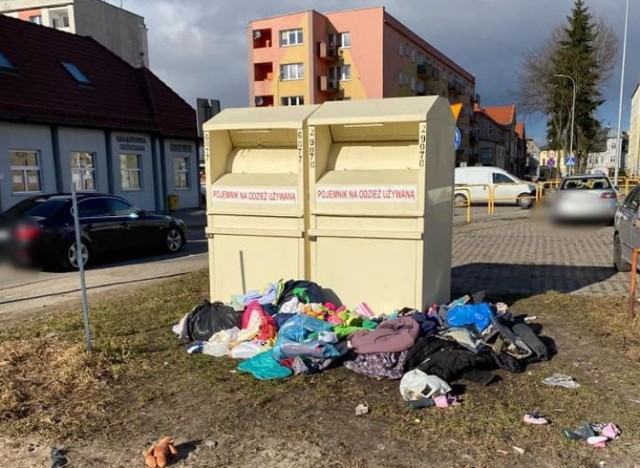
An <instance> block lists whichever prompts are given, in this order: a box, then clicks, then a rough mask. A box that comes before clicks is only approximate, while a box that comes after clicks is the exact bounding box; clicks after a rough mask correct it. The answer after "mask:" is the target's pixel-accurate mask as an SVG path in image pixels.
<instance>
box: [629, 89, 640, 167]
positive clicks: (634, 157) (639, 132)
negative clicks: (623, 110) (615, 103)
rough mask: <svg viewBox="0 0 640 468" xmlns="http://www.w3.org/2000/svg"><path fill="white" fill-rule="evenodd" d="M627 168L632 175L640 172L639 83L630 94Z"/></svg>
mask: <svg viewBox="0 0 640 468" xmlns="http://www.w3.org/2000/svg"><path fill="white" fill-rule="evenodd" d="M628 168H629V171H630V172H631V173H632V174H633V175H639V174H640V83H638V85H637V86H636V89H635V90H634V92H633V95H632V96H631V119H630V121H629V157H628Z"/></svg>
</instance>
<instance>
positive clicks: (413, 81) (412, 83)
mask: <svg viewBox="0 0 640 468" xmlns="http://www.w3.org/2000/svg"><path fill="white" fill-rule="evenodd" d="M415 90H416V79H415V77H411V91H415Z"/></svg>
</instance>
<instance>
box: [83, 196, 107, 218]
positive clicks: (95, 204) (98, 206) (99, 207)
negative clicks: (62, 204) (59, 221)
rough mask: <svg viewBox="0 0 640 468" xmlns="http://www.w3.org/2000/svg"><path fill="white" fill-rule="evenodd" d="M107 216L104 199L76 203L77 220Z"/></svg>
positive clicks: (91, 199)
mask: <svg viewBox="0 0 640 468" xmlns="http://www.w3.org/2000/svg"><path fill="white" fill-rule="evenodd" d="M99 216H109V205H108V204H107V200H105V199H104V198H89V199H87V200H81V201H80V202H79V203H78V217H79V218H97V217H99Z"/></svg>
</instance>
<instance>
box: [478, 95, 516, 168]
mask: <svg viewBox="0 0 640 468" xmlns="http://www.w3.org/2000/svg"><path fill="white" fill-rule="evenodd" d="M474 112H475V125H474V132H473V135H472V139H471V140H472V144H473V149H474V152H473V154H472V156H471V161H470V163H471V164H480V165H485V166H497V167H501V168H503V169H505V170H507V171H509V172H511V173H513V174H516V175H519V176H523V175H524V172H525V167H526V165H527V160H526V156H527V144H526V133H525V124H524V122H518V121H517V113H516V106H515V104H512V105H509V106H487V107H481V106H480V105H478V104H475V106H474Z"/></svg>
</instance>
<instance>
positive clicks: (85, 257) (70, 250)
mask: <svg viewBox="0 0 640 468" xmlns="http://www.w3.org/2000/svg"><path fill="white" fill-rule="evenodd" d="M80 246H81V247H80V248H81V254H80V255H81V257H82V263H83V265H84V266H85V268H86V266H87V265H88V264H89V258H90V256H91V251H90V249H89V246H88V245H87V244H85V243H84V242H83V241H80ZM77 254H78V249H77V246H76V243H75V241H74V242H68V243H67V244H66V246H65V248H64V251H63V253H62V269H63V270H66V271H72V270H78V269H79V268H80V266H79V264H78V261H77V257H76V255H77Z"/></svg>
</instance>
